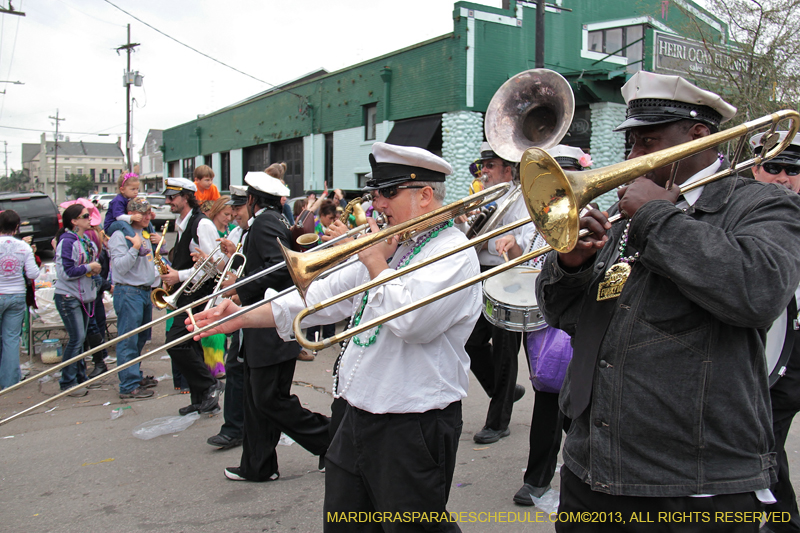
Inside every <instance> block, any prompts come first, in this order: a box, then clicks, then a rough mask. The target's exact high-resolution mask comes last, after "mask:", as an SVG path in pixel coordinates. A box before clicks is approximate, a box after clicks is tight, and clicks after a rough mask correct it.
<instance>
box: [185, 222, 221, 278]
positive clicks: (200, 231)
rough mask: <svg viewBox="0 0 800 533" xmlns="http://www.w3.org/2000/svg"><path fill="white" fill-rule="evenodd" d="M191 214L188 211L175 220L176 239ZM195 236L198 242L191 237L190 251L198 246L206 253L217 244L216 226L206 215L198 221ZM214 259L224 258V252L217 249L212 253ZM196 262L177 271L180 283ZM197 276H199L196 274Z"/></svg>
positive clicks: (194, 268)
mask: <svg viewBox="0 0 800 533" xmlns="http://www.w3.org/2000/svg"><path fill="white" fill-rule="evenodd" d="M191 215H192V212H191V211H189V213H188V214H187V215H186V216H185V217H183V219H179V220H176V221H175V230H176V231H177V232H178V238H177V240H178V241H180V240H181V236H183V232H184V231H186V226H187V224H188V223H189V218H191ZM197 238H198V239H199V240H200V242H199V243H198V242H197V241H195V240H194V239H192V241H191V242H190V243H189V251H190V252H194V251H195V249H196V248H200V249H201V250H202V251H203V253H205V254H206V255H208V254H210V253H211V252H212V251H213V250H214V248H216V247H217V244H219V243H217V239H219V232H218V231H217V227H216V226H215V225H214V223H213V222H211V220H209V219H208V218H207V217H204V218H202V219H201V220H200V223H199V224H198V225H197ZM214 259H215V260H217V261H219V260H221V259H222V260H224V259H225V254H223V253H222V252H219V251H217V253H215V254H214ZM198 264H199V263H195V266H194V267H192V268H187V269H184V270H179V271H178V275H179V276H180V280H181V283H183V282H184V281H186V280H187V279H189V276H191V275H192V273H193V272H194V271H195V270H196V269H197V265H198ZM198 277H200V276H199V275H198ZM195 281H196V280H195Z"/></svg>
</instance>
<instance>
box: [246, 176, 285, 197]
mask: <svg viewBox="0 0 800 533" xmlns="http://www.w3.org/2000/svg"><path fill="white" fill-rule="evenodd" d="M244 182H245V183H247V185H248V188H247V194H252V195H254V196H264V195H269V196H291V191H290V190H289V187H287V186H286V185H284V184H283V183H282V182H281V180H279V179H277V178H273V177H272V176H270V175H269V174H267V173H266V172H248V173H247V174H246V175H245V177H244Z"/></svg>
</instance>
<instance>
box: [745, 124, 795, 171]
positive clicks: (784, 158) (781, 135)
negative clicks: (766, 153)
mask: <svg viewBox="0 0 800 533" xmlns="http://www.w3.org/2000/svg"><path fill="white" fill-rule="evenodd" d="M775 133H777V134H778V141H777V142H776V144H777V143H780V142H782V141H783V140H784V139H785V138H786V135H787V134H788V133H789V132H786V131H776V132H775ZM766 134H767V132H762V133H757V134H755V135H753V136H752V137H750V148H752V149H753V153H754V154H756V155H758V154H760V153H761V149H762V148H763V147H764V145H763V144H762V142H761V140H762V138H763V137H764V135H766ZM770 162H773V163H784V164H787V165H800V133H798V134H797V135H795V136H794V139H792V142H791V144H789V146H787V147H786V150H784V151H783V152H781V153H780V154H778V155H777V156H775V157H773V158H772V159H770Z"/></svg>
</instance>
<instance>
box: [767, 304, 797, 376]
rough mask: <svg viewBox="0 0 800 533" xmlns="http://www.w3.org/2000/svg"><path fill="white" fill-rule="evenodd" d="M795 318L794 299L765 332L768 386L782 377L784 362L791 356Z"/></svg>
mask: <svg viewBox="0 0 800 533" xmlns="http://www.w3.org/2000/svg"><path fill="white" fill-rule="evenodd" d="M796 316H797V305H796V304H795V301H794V297H792V301H791V302H790V303H789V306H788V307H787V308H786V310H785V311H784V312H783V313H781V316H779V317H778V318H777V320H775V322H773V323H772V326H770V328H769V329H768V330H767V342H766V344H765V346H764V354H765V356H766V358H767V370H768V371H769V386H770V387H772V386H773V385H774V384H775V382H776V381H778V379H779V378H780V377H781V376H782V375H783V373H784V371H785V369H786V362H787V361H788V360H789V356H790V355H791V354H792V347H793V343H794V334H793V330H794V319H795V317H796Z"/></svg>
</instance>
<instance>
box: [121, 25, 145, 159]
mask: <svg viewBox="0 0 800 533" xmlns="http://www.w3.org/2000/svg"><path fill="white" fill-rule="evenodd" d="M137 46H139V43H132V42H131V25H130V24H128V42H127V43H125V44H123V45H122V46H119V47H117V54H119V51H120V50H125V52H126V53H127V54H128V68H127V69H126V70H125V75H124V76H123V78H122V84H123V85H124V86H125V157H127V158H128V171H133V151H132V148H133V141H132V139H131V84H133V85H136V86H137V87H141V85H142V76H140V75H139V72H138V71H137V72H131V53H132V52H134V51H135V48H136V47H137Z"/></svg>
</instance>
